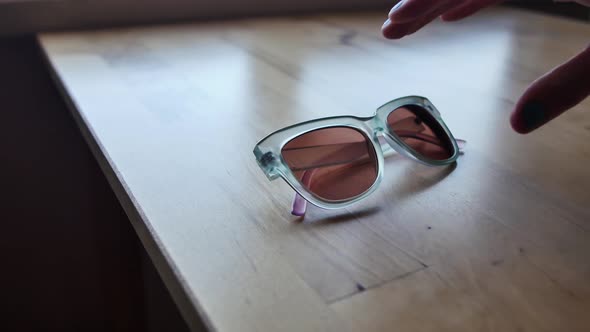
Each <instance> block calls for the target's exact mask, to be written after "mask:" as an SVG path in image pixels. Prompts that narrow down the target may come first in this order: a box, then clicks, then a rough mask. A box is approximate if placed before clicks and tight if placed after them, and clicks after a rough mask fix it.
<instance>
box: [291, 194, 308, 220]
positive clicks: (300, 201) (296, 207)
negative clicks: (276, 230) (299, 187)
mask: <svg viewBox="0 0 590 332" xmlns="http://www.w3.org/2000/svg"><path fill="white" fill-rule="evenodd" d="M306 210H307V201H306V200H305V198H303V197H301V195H299V194H296V195H295V199H293V211H291V214H292V215H294V216H298V217H303V216H304V215H305V211H306Z"/></svg>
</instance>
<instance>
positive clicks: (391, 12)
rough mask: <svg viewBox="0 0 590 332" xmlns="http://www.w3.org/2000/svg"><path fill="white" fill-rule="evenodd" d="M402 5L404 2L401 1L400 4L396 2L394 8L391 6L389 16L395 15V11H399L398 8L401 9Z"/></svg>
mask: <svg viewBox="0 0 590 332" xmlns="http://www.w3.org/2000/svg"><path fill="white" fill-rule="evenodd" d="M403 4H404V0H401V1H400V2H398V3H397V4H396V5H395V6H393V8H391V10H390V11H389V15H391V14H393V13H395V11H396V10H398V9H399V7H401V6H402V5H403Z"/></svg>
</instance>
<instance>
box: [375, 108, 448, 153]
mask: <svg viewBox="0 0 590 332" xmlns="http://www.w3.org/2000/svg"><path fill="white" fill-rule="evenodd" d="M387 124H388V126H389V129H390V130H391V131H392V132H393V133H394V134H395V135H396V136H397V137H399V138H400V139H401V140H402V141H403V142H404V143H405V144H406V145H407V146H409V147H410V148H412V149H413V150H414V151H416V152H417V153H419V154H420V155H422V156H424V157H426V158H428V159H432V160H446V159H449V158H451V157H452V156H453V154H454V152H455V151H454V148H453V144H452V143H451V138H450V137H449V135H447V133H446V132H445V130H444V129H443V128H442V127H441V125H440V124H439V123H438V121H437V120H436V119H435V118H434V117H433V116H432V114H430V112H428V111H427V110H425V109H424V108H422V107H420V106H416V105H406V106H403V107H400V108H398V109H396V110H394V111H393V112H391V113H390V114H389V116H388V117H387Z"/></svg>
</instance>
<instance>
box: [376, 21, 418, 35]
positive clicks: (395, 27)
mask: <svg viewBox="0 0 590 332" xmlns="http://www.w3.org/2000/svg"><path fill="white" fill-rule="evenodd" d="M413 25H414V22H408V23H398V24H396V23H393V22H392V21H391V20H389V19H388V20H387V21H385V24H383V27H382V28H381V32H382V33H383V36H384V37H385V38H387V39H400V38H402V37H403V36H405V35H407V34H408V31H409V30H410V29H411V28H412V26H413Z"/></svg>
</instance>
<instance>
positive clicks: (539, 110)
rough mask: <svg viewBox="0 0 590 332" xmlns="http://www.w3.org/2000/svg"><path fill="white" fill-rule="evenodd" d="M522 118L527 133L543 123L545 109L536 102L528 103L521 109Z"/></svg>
mask: <svg viewBox="0 0 590 332" xmlns="http://www.w3.org/2000/svg"><path fill="white" fill-rule="evenodd" d="M522 118H523V120H524V121H523V124H524V126H525V128H526V129H527V130H528V131H530V130H533V129H536V128H537V127H540V126H541V125H542V124H543V122H545V107H544V106H543V104H541V103H539V102H536V101H531V102H528V103H527V104H525V105H524V106H523V107H522Z"/></svg>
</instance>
